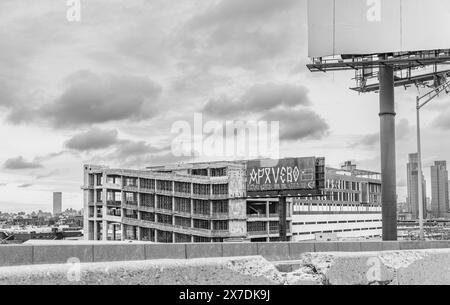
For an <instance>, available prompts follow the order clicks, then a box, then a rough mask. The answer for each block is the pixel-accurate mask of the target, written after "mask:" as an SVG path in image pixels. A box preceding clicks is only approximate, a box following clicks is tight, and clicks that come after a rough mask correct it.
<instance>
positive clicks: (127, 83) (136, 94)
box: [37, 71, 162, 127]
mask: <svg viewBox="0 0 450 305" xmlns="http://www.w3.org/2000/svg"><path fill="white" fill-rule="evenodd" d="M66 83H67V88H66V90H65V92H64V93H63V94H62V95H61V96H60V97H59V98H58V99H57V100H56V101H54V102H53V103H51V104H47V105H45V106H43V107H42V108H41V109H40V110H39V111H38V113H37V114H38V115H39V116H40V117H41V118H42V119H45V120H49V121H50V122H51V123H52V125H53V126H54V127H75V126H84V125H89V124H95V123H106V122H111V121H123V120H131V119H134V120H142V119H147V118H151V117H154V116H155V115H156V114H157V113H158V102H159V97H160V94H161V91H162V89H161V87H159V86H158V85H157V84H156V83H154V82H153V81H151V80H150V79H148V78H146V77H137V76H115V75H97V74H94V73H91V72H89V71H80V72H77V73H75V74H73V75H72V76H71V77H69V78H68V79H67V80H66Z"/></svg>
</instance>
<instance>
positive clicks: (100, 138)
mask: <svg viewBox="0 0 450 305" xmlns="http://www.w3.org/2000/svg"><path fill="white" fill-rule="evenodd" d="M117 141H118V132H117V130H101V129H99V128H93V129H90V130H88V131H87V132H85V133H81V134H78V135H75V136H74V137H72V138H71V139H70V140H68V141H67V142H66V144H65V146H66V147H67V148H69V149H73V150H77V151H91V150H98V149H104V148H108V147H111V146H112V145H114V144H116V143H117Z"/></svg>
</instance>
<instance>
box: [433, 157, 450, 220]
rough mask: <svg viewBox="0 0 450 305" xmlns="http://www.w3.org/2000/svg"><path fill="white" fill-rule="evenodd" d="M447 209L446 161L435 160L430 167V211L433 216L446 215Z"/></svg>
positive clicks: (440, 216)
mask: <svg viewBox="0 0 450 305" xmlns="http://www.w3.org/2000/svg"><path fill="white" fill-rule="evenodd" d="M448 211H449V196H448V171H447V162H446V161H436V162H434V166H432V167H431V212H432V214H433V216H434V217H437V218H442V217H446V215H447V214H448Z"/></svg>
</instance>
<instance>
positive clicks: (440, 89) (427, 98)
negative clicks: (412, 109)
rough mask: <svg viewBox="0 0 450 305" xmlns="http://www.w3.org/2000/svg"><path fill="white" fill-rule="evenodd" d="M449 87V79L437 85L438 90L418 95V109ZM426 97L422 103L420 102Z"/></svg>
mask: <svg viewBox="0 0 450 305" xmlns="http://www.w3.org/2000/svg"><path fill="white" fill-rule="evenodd" d="M449 88H450V81H448V82H446V83H444V84H442V85H441V86H439V87H437V88H436V90H433V91H430V92H428V93H427V94H425V95H423V96H421V97H418V98H417V102H418V104H417V109H419V110H420V109H421V108H422V107H423V106H425V105H426V104H428V103H429V102H431V101H432V100H433V99H434V98H435V97H437V96H438V95H439V94H441V93H442V92H443V91H444V90H447V89H449ZM425 98H426V100H425V101H424V102H423V103H422V104H420V101H421V100H422V99H425Z"/></svg>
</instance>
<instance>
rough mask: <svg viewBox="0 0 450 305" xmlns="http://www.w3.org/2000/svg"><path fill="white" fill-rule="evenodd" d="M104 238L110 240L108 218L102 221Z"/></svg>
mask: <svg viewBox="0 0 450 305" xmlns="http://www.w3.org/2000/svg"><path fill="white" fill-rule="evenodd" d="M102 240H103V241H107V240H108V222H107V221H106V220H103V221H102Z"/></svg>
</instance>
